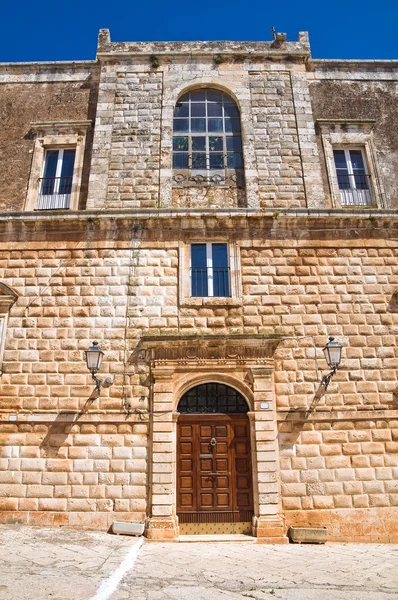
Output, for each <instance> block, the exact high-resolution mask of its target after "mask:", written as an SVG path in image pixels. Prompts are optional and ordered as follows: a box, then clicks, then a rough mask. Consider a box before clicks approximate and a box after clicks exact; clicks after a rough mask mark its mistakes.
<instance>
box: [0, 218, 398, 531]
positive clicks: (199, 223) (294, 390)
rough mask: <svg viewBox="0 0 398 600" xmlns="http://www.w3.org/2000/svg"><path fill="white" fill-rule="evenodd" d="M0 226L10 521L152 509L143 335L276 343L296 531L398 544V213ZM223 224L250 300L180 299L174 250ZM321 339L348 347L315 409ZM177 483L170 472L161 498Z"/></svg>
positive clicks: (1, 492) (284, 471) (1, 405)
mask: <svg viewBox="0 0 398 600" xmlns="http://www.w3.org/2000/svg"><path fill="white" fill-rule="evenodd" d="M0 227H1V240H2V241H1V247H0V251H1V254H0V280H1V281H2V282H4V283H6V284H7V285H9V286H10V287H12V288H13V289H14V290H15V291H16V292H17V293H18V295H19V297H18V300H17V301H16V302H15V304H14V305H13V306H12V307H11V309H10V313H9V318H8V328H7V340H6V345H5V352H4V361H3V373H2V375H1V376H0V399H1V400H0V413H1V431H0V442H1V443H0V446H1V449H0V453H1V462H0V465H1V468H2V473H1V475H0V498H1V506H2V507H3V512H2V514H1V519H2V520H3V521H10V520H11V521H12V520H18V521H20V522H31V523H40V522H41V523H54V524H55V523H58V524H60V523H62V524H65V523H69V524H79V525H85V526H89V527H104V528H105V527H107V526H108V525H109V523H110V522H111V521H112V520H114V519H115V518H118V516H121V515H122V518H126V519H137V520H141V519H142V518H144V516H145V514H146V510H147V508H146V507H147V503H148V498H149V497H148V488H147V486H148V479H147V473H148V458H150V457H151V456H152V451H153V447H152V442H150V438H148V429H147V428H148V426H149V423H150V421H151V418H152V416H151V404H150V398H151V393H152V379H151V370H150V364H149V362H148V360H149V359H148V356H146V354H145V348H144V347H143V346H142V342H143V340H144V339H151V340H152V344H153V343H155V344H156V338H157V336H159V337H161V338H162V339H163V340H164V339H165V338H166V339H167V336H173V339H174V340H175V339H179V338H184V339H189V337H190V336H191V337H193V338H195V337H196V336H198V334H199V335H200V336H210V339H215V340H216V341H217V340H218V339H220V340H222V339H225V338H230V339H233V338H234V336H235V337H236V336H244V337H245V338H246V339H249V340H250V339H251V338H253V339H261V338H263V339H267V338H268V337H270V336H271V337H272V336H279V337H277V338H275V339H276V342H275V343H276V346H277V348H276V350H275V354H274V362H273V365H274V373H273V378H272V381H271V380H270V384H269V385H271V388H270V389H273V390H274V392H273V393H272V392H270V391H269V390H268V392H267V393H269V394H271V395H270V398H271V396H273V394H274V395H275V402H273V401H272V402H271V407H272V410H277V413H276V417H275V418H277V421H278V423H279V437H278V442H279V451H280V474H278V472H277V473H276V474H275V477H276V481H277V482H279V484H280V493H281V496H280V498H281V502H282V506H283V511H284V512H283V514H284V515H285V519H286V523H287V524H289V523H297V524H300V523H304V522H305V523H310V524H311V523H312V524H314V523H318V524H324V525H326V526H328V527H329V528H330V531H331V535H332V537H334V538H335V539H343V538H344V539H348V538H350V539H353V538H354V537H355V536H356V538H357V539H359V538H361V539H363V540H364V541H366V540H367V541H369V540H370V539H373V540H374V541H375V540H376V539H379V540H380V541H387V538H388V540H389V541H391V540H392V539H395V538H393V536H394V535H395V533H396V531H395V529H394V527H395V525H394V524H393V521H392V519H391V518H390V517H389V515H390V514H391V511H392V510H393V509H394V507H395V506H396V502H397V494H398V493H397V491H396V484H395V479H396V475H397V473H396V469H397V468H398V452H397V448H398V446H397V444H398V441H397V436H396V430H397V428H398V426H397V422H398V420H397V419H398V416H397V403H396V380H397V368H398V363H397V361H398V357H397V349H396V327H397V319H398V313H397V303H396V293H397V290H396V281H397V280H396V277H397V272H396V269H397V267H396V254H397V249H396V248H395V241H394V239H395V220H394V219H392V218H391V217H389V218H388V219H384V220H383V219H380V220H379V221H378V223H377V227H376V225H375V223H373V222H369V219H367V218H363V219H360V218H358V217H355V218H354V217H346V218H344V219H337V218H336V219H331V218H330V217H327V218H324V219H320V218H319V217H316V218H310V217H308V218H301V219H300V218H294V217H284V218H283V219H282V217H278V218H270V217H266V216H262V215H261V214H260V213H258V214H256V215H252V216H250V217H248V216H247V215H246V214H242V215H235V216H233V217H232V216H226V215H222V214H218V213H208V214H207V215H205V214H202V215H197V216H194V215H192V214H191V215H187V216H183V215H180V216H178V217H176V216H173V217H168V216H166V215H165V216H164V217H158V216H155V215H154V216H152V217H150V216H149V215H146V217H140V218H138V217H135V218H134V219H132V218H131V217H129V216H128V215H127V213H126V214H125V215H122V216H120V215H116V214H115V215H113V216H112V217H111V218H110V216H109V215H105V214H102V215H98V214H97V215H93V218H92V220H90V221H89V222H87V220H86V217H85V216H84V217H83V216H82V217H81V218H80V219H78V218H75V219H74V220H73V219H72V220H68V219H64V220H62V219H61V218H57V217H52V218H50V219H49V222H47V219H41V220H40V219H39V220H38V219H37V218H35V219H33V220H30V221H29V220H26V221H24V225H23V227H22V223H19V222H18V220H15V221H13V222H10V221H9V220H7V219H5V220H4V221H2V223H0ZM330 231H333V232H334V234H333V239H331V236H330V233H329V232H330ZM298 232H301V235H300V236H299V235H298ZM354 232H356V233H354ZM221 234H222V235H223V236H224V237H223V239H228V240H229V243H230V244H233V245H236V246H237V247H238V248H239V250H240V260H239V264H240V274H239V276H240V278H241V282H242V294H238V295H237V297H235V298H234V299H233V301H232V304H229V301H228V299H227V300H223V299H209V300H208V301H207V303H205V304H200V305H195V303H192V302H190V301H189V299H185V300H183V301H182V302H181V299H180V295H179V289H178V286H179V281H180V270H181V269H182V268H183V263H182V262H180V261H181V256H182V255H181V244H186V243H189V240H190V239H191V238H192V236H193V235H194V236H195V240H197V239H200V237H201V236H202V237H203V239H204V240H207V241H208V240H217V239H220V237H219V236H220V235H221ZM354 235H355V239H353V238H354ZM11 243H12V244H16V245H17V247H18V250H14V249H13V247H12V246H11ZM22 245H23V246H24V247H23V248H21V246H22ZM14 247H15V246H14ZM328 335H335V336H336V337H337V339H339V340H340V341H341V342H342V343H343V346H344V350H343V362H342V365H341V368H340V369H339V370H338V372H337V374H336V376H335V377H334V378H333V379H332V382H331V384H330V386H329V388H328V391H327V394H326V395H325V396H323V398H322V399H321V400H319V401H316V399H315V396H314V394H315V391H316V389H317V387H318V384H319V381H320V377H321V375H322V373H325V372H326V365H325V361H324V359H323V355H322V351H321V349H322V347H323V346H324V344H325V342H326V341H327V336H328ZM93 339H97V340H98V341H99V342H100V345H101V347H102V349H103V350H104V352H105V359H104V363H103V366H102V369H101V373H100V375H101V376H102V377H105V376H107V375H111V376H112V377H114V383H113V384H112V385H111V386H110V387H108V388H107V387H105V388H103V389H102V390H101V394H100V397H98V395H97V394H96V392H95V389H94V385H93V382H92V381H91V378H90V375H89V373H88V372H87V369H86V365H85V362H84V356H83V351H84V350H85V349H86V348H87V347H88V345H89V344H90V342H91V341H92V340H93ZM212 368H213V367H212ZM228 368H229V369H230V367H228ZM239 368H240V369H241V368H242V367H239ZM223 369H224V367H223V364H222V362H220V364H219V365H218V366H217V370H218V371H219V373H220V377H221V376H224V371H223ZM228 372H229V373H230V371H228ZM230 374H231V373H230ZM231 375H232V374H231ZM245 381H247V383H246V384H245V385H248V386H249V387H250V386H252V387H253V386H255V385H256V382H255V381H252V382H251V381H250V378H248V379H247V380H246V379H245ZM250 389H251V388H250ZM169 400H170V404H171V405H174V403H175V402H176V401H177V399H175V398H170V399H169ZM10 417H12V418H15V419H16V420H15V421H9V418H10ZM166 433H167V435H168V436H170V431H169V430H167V431H165V432H163V433H160V434H159V439H158V440H156V443H157V442H159V443H161V442H162V440H163V441H164V437H165V435H164V434H166ZM168 441H170V443H171V442H172V440H169V438H168ZM171 445H172V443H171ZM170 447H171V446H170ZM254 459H255V460H257V455H255V457H254ZM170 478H171V475H170V474H169V475H167V473H166V472H163V471H162V479H160V475H159V482H160V481H162V485H163V486H164V489H165V497H166V496H167V497H169V495H172V494H173V489H174V488H173V489H172V488H171V487H170V486H171V485H172V478H171V479H170ZM166 480H167V481H166ZM274 483H275V481H274V482H273V485H274ZM264 485H265V484H264ZM267 485H268V484H267ZM355 510H358V511H359V510H360V511H361V512H355ZM375 511H376V512H375ZM389 511H390V512H389ZM358 515H360V516H358ZM383 515H384V516H383ZM343 521H344V526H343V525H342V522H343ZM350 523H351V524H352V526H353V530H352V532H357V533H352V535H349V532H348V530H347V527H348V525H349V524H350ZM365 524H367V525H366V527H368V529H366V527H365ZM381 524H383V525H381ZM386 524H387V525H386ZM371 526H372V527H373V529H369V527H371ZM361 527H362V529H361ZM383 528H384V529H383ZM369 536H373V537H372V538H371V537H369ZM377 536H379V537H377ZM383 536H384V537H383ZM386 536H387V537H386Z"/></svg>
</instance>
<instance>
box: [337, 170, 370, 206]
mask: <svg viewBox="0 0 398 600" xmlns="http://www.w3.org/2000/svg"><path fill="white" fill-rule="evenodd" d="M337 181H338V184H339V190H340V201H341V204H344V205H350V206H371V205H372V204H374V201H373V197H372V191H371V185H370V175H364V174H353V175H347V174H344V175H343V174H341V173H337Z"/></svg>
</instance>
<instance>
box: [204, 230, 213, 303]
mask: <svg viewBox="0 0 398 600" xmlns="http://www.w3.org/2000/svg"><path fill="white" fill-rule="evenodd" d="M212 250H213V244H212V243H211V242H206V266H207V285H208V294H209V296H214V285H213V255H212Z"/></svg>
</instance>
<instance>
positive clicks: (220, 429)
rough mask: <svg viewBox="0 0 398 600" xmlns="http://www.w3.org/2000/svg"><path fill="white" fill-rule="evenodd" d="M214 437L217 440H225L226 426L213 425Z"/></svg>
mask: <svg viewBox="0 0 398 600" xmlns="http://www.w3.org/2000/svg"><path fill="white" fill-rule="evenodd" d="M214 437H215V438H217V439H219V438H227V437H228V428H227V426H226V425H215V427H214Z"/></svg>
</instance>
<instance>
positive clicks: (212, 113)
mask: <svg viewBox="0 0 398 600" xmlns="http://www.w3.org/2000/svg"><path fill="white" fill-rule="evenodd" d="M207 116H208V117H222V104H219V103H213V104H208V105H207Z"/></svg>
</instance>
